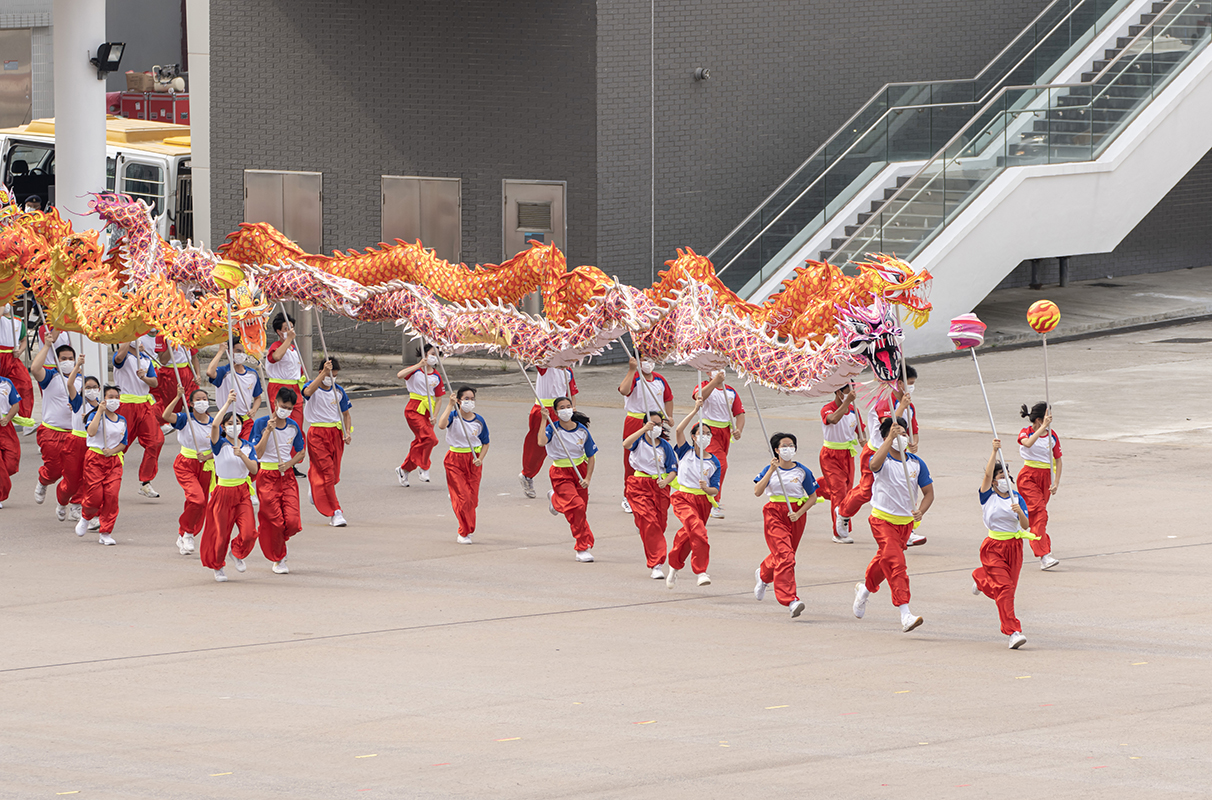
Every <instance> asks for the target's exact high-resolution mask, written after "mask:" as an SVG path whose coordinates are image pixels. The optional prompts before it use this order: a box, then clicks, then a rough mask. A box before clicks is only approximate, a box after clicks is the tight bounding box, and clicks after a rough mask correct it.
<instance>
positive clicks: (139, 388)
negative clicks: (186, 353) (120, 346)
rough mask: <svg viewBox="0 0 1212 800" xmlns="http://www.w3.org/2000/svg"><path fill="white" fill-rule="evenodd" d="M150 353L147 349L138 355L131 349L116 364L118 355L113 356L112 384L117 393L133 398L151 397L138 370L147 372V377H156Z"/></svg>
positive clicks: (149, 389) (149, 390)
mask: <svg viewBox="0 0 1212 800" xmlns="http://www.w3.org/2000/svg"><path fill="white" fill-rule="evenodd" d="M144 338H146V337H144ZM151 352H152V351H151V349H148V350H147V351H145V352H144V353H142V354H138V353H136V351H135V348H133V347H132V348H131V349H130V350H128V351H127V353H126V357H125V358H123V359H122V362H121V363H119V362H118V354H117V353H115V354H114V384H115V385H116V386H117V387H118V391H120V392H121V393H122V394H124V395H131V396H134V397H151V387H150V386H148V385H147V384H146V383H144V382H143V379H142V378H140V377H139V370H140V369H143V370H147V377H149V378H154V377H156V365H155V363H154V362H153V361H152V358H151V356H150V355H149V353H151Z"/></svg>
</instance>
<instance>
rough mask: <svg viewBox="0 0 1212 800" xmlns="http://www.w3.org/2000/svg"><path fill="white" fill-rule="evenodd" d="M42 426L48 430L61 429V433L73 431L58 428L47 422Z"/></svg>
mask: <svg viewBox="0 0 1212 800" xmlns="http://www.w3.org/2000/svg"><path fill="white" fill-rule="evenodd" d="M42 427H43V428H46V429H47V430H48V431H59V433H71V431H69V430H68V429H67V428H56V427H55V426H54V425H51V424H49V423H46V422H43V423H42Z"/></svg>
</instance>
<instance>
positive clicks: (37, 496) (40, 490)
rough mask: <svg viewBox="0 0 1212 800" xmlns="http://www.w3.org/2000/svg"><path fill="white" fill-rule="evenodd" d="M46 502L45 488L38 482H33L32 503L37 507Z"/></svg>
mask: <svg viewBox="0 0 1212 800" xmlns="http://www.w3.org/2000/svg"><path fill="white" fill-rule="evenodd" d="M45 500H46V487H45V486H43V485H42V484H41V483H39V482H38V481H34V502H35V503H37V504H38V505H42V503H43V502H44V501H45Z"/></svg>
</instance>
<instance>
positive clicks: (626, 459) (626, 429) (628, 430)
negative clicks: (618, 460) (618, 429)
mask: <svg viewBox="0 0 1212 800" xmlns="http://www.w3.org/2000/svg"><path fill="white" fill-rule="evenodd" d="M642 427H644V419H643V418H641V417H632V416H626V417H623V438H624V439H626V438H627V437H628V436H630V435H631V434H633V433H635V432H636V431H638V430H639V429H640V428H642ZM632 471H633V470H632V469H631V451H630V450H628V449H627V448H626V447H624V448H623V483H624V484H626V483H627V479H628V478H629V477H630V476H631V473H632ZM623 494H624V495H626V494H627V490H626V489H625V488H624V490H623ZM627 502H628V503H630V502H631V501H630V500H628V501H627Z"/></svg>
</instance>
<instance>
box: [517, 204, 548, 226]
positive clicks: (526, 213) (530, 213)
mask: <svg viewBox="0 0 1212 800" xmlns="http://www.w3.org/2000/svg"><path fill="white" fill-rule="evenodd" d="M518 230H520V231H521V230H527V231H549V230H551V203H518Z"/></svg>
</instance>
